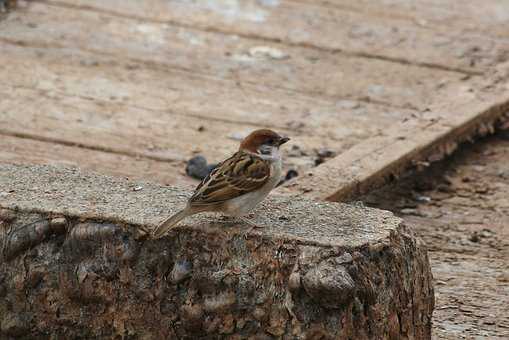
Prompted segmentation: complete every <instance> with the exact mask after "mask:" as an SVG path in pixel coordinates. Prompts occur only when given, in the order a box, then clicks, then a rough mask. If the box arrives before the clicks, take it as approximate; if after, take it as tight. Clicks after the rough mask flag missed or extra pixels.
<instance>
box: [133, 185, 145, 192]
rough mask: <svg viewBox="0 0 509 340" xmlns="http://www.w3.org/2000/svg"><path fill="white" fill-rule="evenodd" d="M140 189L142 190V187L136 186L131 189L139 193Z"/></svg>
mask: <svg viewBox="0 0 509 340" xmlns="http://www.w3.org/2000/svg"><path fill="white" fill-rule="evenodd" d="M141 189H143V187H142V186H137V187H134V188H133V191H140V190H141Z"/></svg>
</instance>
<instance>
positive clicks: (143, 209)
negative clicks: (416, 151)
mask: <svg viewBox="0 0 509 340" xmlns="http://www.w3.org/2000/svg"><path fill="white" fill-rule="evenodd" d="M0 188H1V191H0V242H1V245H2V258H3V260H2V262H1V263H0V278H1V280H0V294H1V296H2V299H0V315H1V320H0V326H1V328H0V332H1V334H2V336H10V337H16V338H31V337H34V336H39V335H42V334H44V335H48V334H50V335H51V336H57V337H62V336H63V337H67V338H69V337H71V338H72V337H75V336H78V335H79V336H88V337H113V336H130V337H134V338H145V337H158V338H159V337H162V338H176V337H178V338H182V337H191V338H192V337H200V336H207V337H218V336H220V337H227V336H234V335H241V336H250V335H257V336H275V337H278V336H283V335H292V336H297V337H299V336H304V337H306V338H313V339H314V338H316V337H318V338H321V337H325V338H328V337H338V336H339V337H341V338H347V337H348V338H398V337H404V338H406V337H408V338H427V337H429V336H430V331H431V323H430V320H431V313H432V310H433V301H434V299H433V289H432V286H431V272H430V267H429V263H428V258H427V253H426V250H425V249H424V247H423V246H422V244H421V243H420V241H419V240H417V239H416V238H415V237H414V236H413V234H412V232H411V231H410V230H409V229H408V228H407V227H406V226H405V225H404V224H403V222H402V220H401V219H399V218H397V217H395V216H394V215H393V214H392V213H390V212H386V211H381V210H377V209H370V208H365V207H363V206H351V205H345V204H337V203H325V202H323V203H320V202H315V201H308V200H304V199H303V200H296V199H291V200H289V199H288V198H286V197H275V198H271V199H269V200H267V202H266V203H264V204H262V206H261V207H260V208H259V209H258V210H257V214H256V217H255V218H254V221H255V222H256V223H257V224H259V225H260V226H263V228H262V229H255V230H250V227H249V226H247V225H235V224H234V223H232V222H224V221H221V220H219V219H218V218H217V217H215V216H211V215H201V216H196V217H194V218H189V219H187V220H185V221H184V222H183V223H182V225H181V226H179V227H177V228H176V229H174V231H173V232H172V233H170V235H168V236H167V237H165V238H163V239H160V240H151V239H150V238H148V237H147V234H146V232H147V231H150V230H151V229H152V228H153V227H154V225H155V224H157V223H158V222H159V221H160V220H162V219H163V218H164V217H166V216H167V215H168V214H169V213H172V212H175V211H176V210H177V209H179V208H181V207H182V205H183V204H184V202H185V199H186V197H187V193H186V192H183V191H181V190H180V189H176V188H173V187H163V186H158V185H154V184H150V183H146V182H136V181H130V180H125V179H118V178H112V177H106V176H103V175H97V174H92V173H83V172H81V171H80V170H77V169H75V168H64V167H49V166H32V167H30V166H15V165H1V166H0Z"/></svg>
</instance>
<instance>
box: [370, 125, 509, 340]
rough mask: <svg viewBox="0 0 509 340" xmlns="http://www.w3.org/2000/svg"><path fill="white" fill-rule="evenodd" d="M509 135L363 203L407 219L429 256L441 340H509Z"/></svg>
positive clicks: (475, 147) (472, 147)
mask: <svg viewBox="0 0 509 340" xmlns="http://www.w3.org/2000/svg"><path fill="white" fill-rule="evenodd" d="M508 160H509V133H505V134H498V135H496V136H494V137H490V138H487V139H486V140H484V141H482V142H479V143H477V144H474V145H468V146H465V147H463V148H462V149H461V151H459V152H457V153H456V154H455V155H454V156H453V158H452V159H450V160H447V161H444V162H441V163H438V164H436V165H434V166H432V167H431V168H430V169H428V170H427V171H426V172H424V173H422V174H420V175H418V176H410V177H409V178H406V179H403V180H402V181H401V182H400V183H399V184H397V185H395V186H392V187H386V188H384V189H382V190H380V191H378V192H376V193H373V194H371V195H368V196H365V197H363V198H362V200H363V201H364V202H365V203H366V204H368V205H371V206H376V207H379V208H384V209H388V210H391V211H393V212H395V213H396V214H398V215H400V216H402V217H404V219H405V220H406V221H407V223H409V224H410V225H413V226H414V227H415V230H416V232H417V233H418V234H419V235H420V236H421V237H422V238H423V239H424V241H425V243H426V244H427V246H428V249H429V255H430V260H431V265H432V271H433V276H434V283H435V294H436V308H435V311H434V319H433V334H434V337H435V338H437V339H473V338H476V339H480V338H483V339H498V338H504V339H507V338H508V337H509V311H508V308H507V306H509V195H508V192H509V161H508Z"/></svg>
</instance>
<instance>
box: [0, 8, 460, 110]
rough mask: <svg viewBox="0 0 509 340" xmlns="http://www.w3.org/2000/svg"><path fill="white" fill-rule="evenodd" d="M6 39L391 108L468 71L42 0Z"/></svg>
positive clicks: (4, 33)
mask: <svg viewBox="0 0 509 340" xmlns="http://www.w3.org/2000/svg"><path fill="white" fill-rule="evenodd" d="M88 27H94V30H89V29H88ZM0 38H4V41H7V40H6V39H9V40H10V41H12V42H16V43H17V44H23V45H25V46H40V47H47V48H58V49H60V50H63V49H69V50H72V49H76V50H85V51H87V52H90V53H92V52H93V53H96V54H100V55H101V56H102V57H104V55H105V54H106V55H108V56H110V57H111V58H112V59H113V60H117V61H120V60H122V61H123V62H125V63H128V62H129V63H131V64H132V65H133V66H134V65H137V66H139V67H142V68H147V67H148V68H157V69H158V70H159V72H165V71H166V69H168V68H172V69H177V70H180V71H183V72H190V73H193V74H195V76H196V75H203V76H204V77H207V78H214V79H220V80H224V79H229V80H231V81H234V82H238V83H240V84H241V85H242V86H245V87H247V88H250V87H253V86H254V87H257V88H267V90H268V91H271V90H272V89H275V90H284V91H288V92H292V93H293V92H295V93H294V95H295V96H313V97H314V98H317V97H325V98H331V99H334V100H342V99H347V100H357V101H372V102H375V103H382V104H384V105H388V106H391V107H405V108H417V109H423V108H425V107H426V105H427V103H428V102H429V100H430V98H432V97H433V96H434V94H435V93H436V92H438V91H440V87H439V86H443V85H444V84H445V83H449V82H455V81H458V80H459V79H461V78H462V77H464V75H463V74H459V73H456V72H448V71H443V70H438V69H433V70H430V69H426V68H422V67H416V66H413V65H402V64H400V63H393V62H389V61H385V60H377V59H366V58H361V57H352V56H345V55H342V54H337V53H331V52H327V51H317V50H314V49H310V48H305V47H295V46H286V45H284V44H281V43H270V44H268V45H267V44H262V45H260V44H261V42H260V41H257V40H255V39H249V38H242V37H238V36H231V35H225V34H220V33H214V32H204V31H200V30H195V29H192V28H183V27H178V26H172V25H168V24H166V23H158V22H145V21H140V20H136V19H132V18H126V17H118V16H113V15H110V14H103V13H97V12H92V11H86V10H78V9H76V8H66V7H59V6H48V5H46V4H40V3H34V4H32V5H31V6H29V7H28V8H27V9H25V10H23V11H19V12H18V13H15V14H13V15H12V16H11V17H10V18H9V19H8V20H7V21H5V22H4V23H0ZM267 49H268V50H267ZM257 51H258V56H257V55H256V52H257ZM260 51H261V52H260ZM263 51H265V53H269V54H270V53H272V54H273V55H274V56H275V57H270V56H268V55H266V54H264V52H263ZM277 53H280V54H279V55H278V54H277Z"/></svg>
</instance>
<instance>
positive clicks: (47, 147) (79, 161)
mask: <svg viewBox="0 0 509 340" xmlns="http://www.w3.org/2000/svg"><path fill="white" fill-rule="evenodd" d="M0 163H4V164H49V165H54V166H73V167H78V166H79V167H80V168H83V169H86V170H91V171H96V172H101V173H104V174H107V175H112V176H118V177H128V178H130V179H145V180H146V179H150V180H151V181H154V182H159V183H162V184H168V185H177V184H178V185H179V186H180V187H183V188H187V189H192V188H193V187H194V186H196V180H193V179H191V178H190V177H188V176H186V174H185V172H184V167H183V166H180V165H179V164H174V163H168V162H161V161H156V160H151V159H146V158H139V157H132V156H126V155H119V154H116V153H110V152H103V151H98V150H90V149H86V148H80V147H76V146H74V147H73V146H67V145H61V144H56V143H51V142H43V141H37V140H32V139H26V138H18V137H12V136H5V135H2V136H0Z"/></svg>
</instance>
